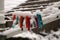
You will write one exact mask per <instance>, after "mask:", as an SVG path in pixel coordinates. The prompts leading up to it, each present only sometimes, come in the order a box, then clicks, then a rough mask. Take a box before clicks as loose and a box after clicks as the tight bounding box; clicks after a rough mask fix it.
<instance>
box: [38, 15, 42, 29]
mask: <svg viewBox="0 0 60 40" xmlns="http://www.w3.org/2000/svg"><path fill="white" fill-rule="evenodd" d="M37 18H38V27H39V28H40V27H42V25H43V23H42V17H41V15H40V14H37Z"/></svg>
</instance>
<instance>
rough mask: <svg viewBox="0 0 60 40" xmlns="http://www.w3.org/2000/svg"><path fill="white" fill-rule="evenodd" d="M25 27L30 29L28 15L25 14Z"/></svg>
mask: <svg viewBox="0 0 60 40" xmlns="http://www.w3.org/2000/svg"><path fill="white" fill-rule="evenodd" d="M26 28H28V31H30V18H29V17H28V16H26Z"/></svg>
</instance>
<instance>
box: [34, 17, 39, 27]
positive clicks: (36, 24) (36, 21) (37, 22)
mask: <svg viewBox="0 0 60 40" xmlns="http://www.w3.org/2000/svg"><path fill="white" fill-rule="evenodd" d="M35 21H36V28H38V19H37V17H35Z"/></svg>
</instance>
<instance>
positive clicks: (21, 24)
mask: <svg viewBox="0 0 60 40" xmlns="http://www.w3.org/2000/svg"><path fill="white" fill-rule="evenodd" d="M23 19H24V18H23V16H20V20H19V21H20V28H22V26H23Z"/></svg>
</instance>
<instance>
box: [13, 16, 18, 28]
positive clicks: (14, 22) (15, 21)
mask: <svg viewBox="0 0 60 40" xmlns="http://www.w3.org/2000/svg"><path fill="white" fill-rule="evenodd" d="M18 20H19V17H18V16H17V17H16V20H14V21H13V24H12V28H14V27H15V25H16V23H17V22H18Z"/></svg>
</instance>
